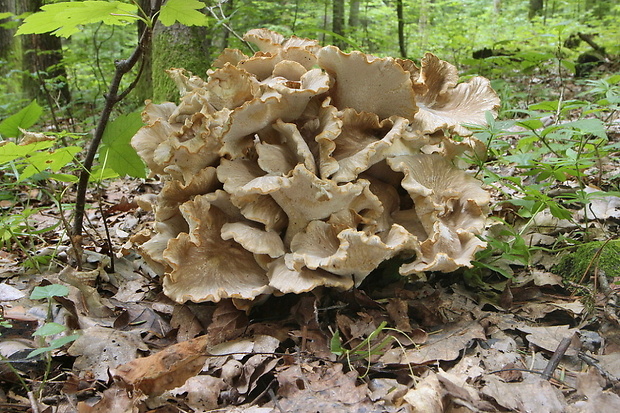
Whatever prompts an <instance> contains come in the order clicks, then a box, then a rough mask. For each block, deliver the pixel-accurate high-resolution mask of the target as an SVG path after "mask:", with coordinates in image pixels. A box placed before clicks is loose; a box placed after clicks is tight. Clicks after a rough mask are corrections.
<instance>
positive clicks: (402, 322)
mask: <svg viewBox="0 0 620 413" xmlns="http://www.w3.org/2000/svg"><path fill="white" fill-rule="evenodd" d="M385 309H386V310H387V312H388V314H389V315H390V318H392V320H393V321H394V323H395V325H396V328H397V329H398V330H400V331H404V332H405V333H410V332H411V331H413V329H412V328H411V323H410V321H409V314H408V312H409V306H408V305H407V302H406V301H405V300H401V299H400V298H390V299H389V300H388V303H387V306H386V307H385Z"/></svg>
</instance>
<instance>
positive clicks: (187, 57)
mask: <svg viewBox="0 0 620 413" xmlns="http://www.w3.org/2000/svg"><path fill="white" fill-rule="evenodd" d="M207 39H208V36H207V28H206V27H196V26H191V27H188V26H184V25H182V24H179V23H175V24H173V25H172V26H168V27H166V26H164V25H163V24H161V23H159V22H158V23H157V24H156V25H155V28H154V30H153V55H152V56H153V75H152V80H153V99H154V100H155V101H156V102H162V101H177V100H178V98H179V90H178V88H177V87H176V85H175V84H174V82H173V81H172V80H171V79H170V78H169V77H168V75H167V74H166V70H168V69H170V68H173V67H174V68H184V69H186V70H189V71H190V72H192V73H194V74H196V75H197V76H200V77H204V76H205V75H206V72H207V69H208V68H209V60H208V58H207V57H208V56H209V43H208V41H207Z"/></svg>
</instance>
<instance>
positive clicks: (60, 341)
mask: <svg viewBox="0 0 620 413" xmlns="http://www.w3.org/2000/svg"><path fill="white" fill-rule="evenodd" d="M79 337H80V336H79V335H78V334H73V335H70V336H64V337H59V338H57V339H55V340H52V341H51V342H50V345H49V346H47V347H41V348H37V349H35V350H32V351H31V352H30V353H28V355H27V356H26V358H28V359H29V358H32V357H34V356H36V355H38V354H41V353H47V352H48V351H52V350H56V349H57V348H60V347H62V346H64V345H65V344H68V343H71V342H72V341H75V340H77V339H78V338H79Z"/></svg>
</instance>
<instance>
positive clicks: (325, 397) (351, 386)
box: [278, 364, 382, 413]
mask: <svg viewBox="0 0 620 413" xmlns="http://www.w3.org/2000/svg"><path fill="white" fill-rule="evenodd" d="M356 381H357V373H356V372H355V371H350V372H348V373H346V374H345V373H343V372H342V364H334V365H332V366H330V365H327V366H318V365H307V364H304V365H303V366H302V365H294V366H291V367H289V368H287V369H286V370H283V371H281V372H280V373H279V374H278V383H279V384H280V388H279V390H278V395H279V396H281V397H282V399H281V400H280V401H279V405H280V408H281V409H283V410H284V411H287V412H321V413H340V412H353V413H355V412H359V413H362V412H364V413H370V412H377V413H379V412H381V411H382V410H381V409H379V408H375V407H374V406H373V404H372V402H371V401H370V399H369V398H368V396H367V391H368V389H367V387H366V385H361V386H357V385H356Z"/></svg>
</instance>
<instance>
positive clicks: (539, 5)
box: [527, 0, 545, 20]
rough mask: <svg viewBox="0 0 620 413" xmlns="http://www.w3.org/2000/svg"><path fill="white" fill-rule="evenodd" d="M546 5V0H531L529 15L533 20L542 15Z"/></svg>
mask: <svg viewBox="0 0 620 413" xmlns="http://www.w3.org/2000/svg"><path fill="white" fill-rule="evenodd" d="M544 6H545V2H544V0H530V8H529V12H528V14H527V17H528V18H529V19H530V20H531V19H533V18H534V17H536V16H542V14H543V9H544Z"/></svg>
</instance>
